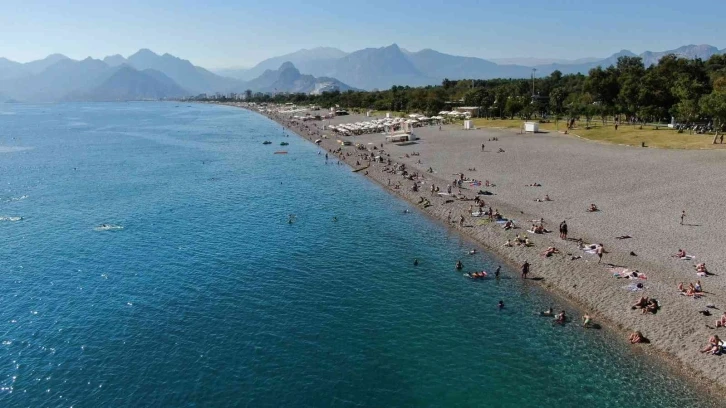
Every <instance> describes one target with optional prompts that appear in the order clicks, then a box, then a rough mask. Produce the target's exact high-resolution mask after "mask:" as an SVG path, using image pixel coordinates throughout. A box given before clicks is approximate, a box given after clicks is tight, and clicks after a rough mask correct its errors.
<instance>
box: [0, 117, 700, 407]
mask: <svg viewBox="0 0 726 408" xmlns="http://www.w3.org/2000/svg"><path fill="white" fill-rule="evenodd" d="M266 139H269V140H271V141H273V142H274V143H273V144H272V145H269V146H263V145H262V141H263V140H266ZM281 141H288V142H290V146H287V147H286V149H287V150H288V151H289V152H290V153H289V154H288V155H274V154H272V152H273V151H274V150H279V149H280V147H279V146H278V144H279V143H280V142H281ZM8 147H12V149H9V148H8ZM21 148H24V149H21ZM0 152H2V153H0V217H2V218H0V219H1V221H0V285H1V286H0V287H1V288H2V291H1V292H0V341H2V344H1V345H0V387H1V388H0V406H3V407H23V406H27V407H67V406H73V407H102V406H108V407H139V406H156V407H189V406H217V407H221V406H248V407H319V406H329V407H349V406H361V407H395V406H431V407H444V406H492V407H495V406H496V407H541V406H556V407H581V406H587V407H654V406H658V407H687V406H708V405H710V404H712V402H711V401H706V400H704V399H703V398H701V397H699V395H698V393H697V392H696V391H693V390H692V389H691V387H690V386H689V385H688V384H686V383H685V382H683V381H680V380H678V379H676V378H674V377H673V376H672V375H671V374H669V373H667V372H666V371H665V370H662V369H660V368H658V367H656V366H655V365H654V364H653V363H652V362H650V361H648V360H647V359H644V358H642V356H638V355H636V353H634V352H633V351H632V350H631V348H630V347H629V346H627V345H626V344H624V343H623V342H622V341H621V340H622V339H620V338H613V337H612V335H611V334H609V333H608V332H606V331H604V330H600V331H597V330H590V331H586V330H582V329H581V328H579V327H578V326H577V325H574V324H573V325H568V326H565V327H553V326H552V324H551V321H550V320H548V319H546V318H540V317H538V316H534V315H533V313H532V311H533V310H541V309H544V308H546V307H548V306H550V305H552V304H554V306H555V307H557V303H556V301H555V300H553V299H552V298H551V297H550V296H548V295H547V294H545V293H543V292H542V291H541V290H539V289H538V288H537V287H536V286H534V285H526V284H525V285H523V284H522V283H521V282H520V281H519V280H517V279H506V278H505V279H502V280H500V281H498V282H496V281H493V280H492V281H478V282H474V281H470V280H468V279H464V278H463V277H462V276H461V274H459V273H456V272H455V271H454V270H453V264H454V262H455V261H456V259H457V258H460V257H461V258H464V262H465V264H466V266H467V269H474V268H476V269H481V268H484V269H488V270H492V269H493V268H495V267H496V265H497V264H498V263H497V260H496V259H494V258H492V257H490V256H487V255H486V254H481V255H476V256H474V257H468V256H466V255H465V252H466V250H467V249H468V248H469V246H468V244H466V242H463V241H462V240H461V238H459V237H458V236H457V235H454V234H451V233H449V232H447V231H446V230H445V229H444V228H443V227H441V226H439V225H436V224H434V223H432V222H430V221H429V220H428V219H426V218H425V217H424V216H423V215H421V214H418V213H417V212H416V211H414V212H413V213H410V214H404V213H403V210H404V209H407V208H410V207H409V206H408V205H407V204H406V203H404V202H402V201H398V200H396V199H394V198H392V197H391V196H389V195H388V194H387V193H386V192H384V191H383V190H381V189H380V188H379V187H378V186H376V185H374V184H372V183H370V182H368V181H367V180H365V179H363V178H362V177H361V176H360V175H357V174H353V173H351V172H350V170H349V169H348V168H347V167H344V166H337V165H325V161H324V159H323V158H322V157H321V156H319V155H317V150H316V148H315V146H313V145H311V144H309V143H308V142H305V141H303V140H301V139H299V138H297V137H285V136H283V132H282V130H281V128H280V127H279V125H277V124H275V123H273V122H271V121H269V120H267V119H265V118H263V117H261V116H258V115H255V114H252V113H249V112H245V111H243V110H239V109H233V108H227V107H215V106H204V105H193V106H187V105H186V104H181V105H178V106H177V105H175V104H173V103H124V104H121V103H119V104H69V105H11V104H5V105H0ZM291 213H294V214H296V215H297V217H296V219H297V221H296V222H295V223H294V224H292V225H290V224H288V223H287V219H288V214H291ZM16 217H23V219H22V220H18V218H16ZM333 217H337V218H338V222H333V221H332V218H333ZM13 220H16V221H13ZM101 224H109V225H114V226H119V227H123V229H115V230H109V231H99V230H97V229H96V227H98V226H99V225H101ZM415 257H416V258H419V259H420V260H421V265H420V266H418V267H413V266H412V259H413V258H415ZM505 272H506V274H510V273H511V271H508V270H506V268H505ZM512 276H513V275H512ZM499 299H503V300H504V302H505V303H506V305H507V306H506V308H505V309H504V310H503V311H501V312H500V311H498V310H497V308H496V303H497V301H498V300H499Z"/></svg>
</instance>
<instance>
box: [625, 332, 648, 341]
mask: <svg viewBox="0 0 726 408" xmlns="http://www.w3.org/2000/svg"><path fill="white" fill-rule="evenodd" d="M628 340H629V341H630V344H638V343H650V340H648V339H647V338H646V337H645V336H643V333H641V332H639V331H636V332H632V333H630V336H629V337H628Z"/></svg>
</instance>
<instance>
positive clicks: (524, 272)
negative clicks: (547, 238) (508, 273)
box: [522, 261, 529, 279]
mask: <svg viewBox="0 0 726 408" xmlns="http://www.w3.org/2000/svg"><path fill="white" fill-rule="evenodd" d="M528 273H529V262H527V261H524V263H523V264H522V279H527V274H528Z"/></svg>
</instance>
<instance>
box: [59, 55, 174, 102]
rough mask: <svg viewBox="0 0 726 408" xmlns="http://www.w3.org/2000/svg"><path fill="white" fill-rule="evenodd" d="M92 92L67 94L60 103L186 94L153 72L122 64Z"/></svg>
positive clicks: (153, 97)
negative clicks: (65, 101) (63, 101)
mask: <svg viewBox="0 0 726 408" xmlns="http://www.w3.org/2000/svg"><path fill="white" fill-rule="evenodd" d="M112 69H114V72H113V74H111V76H109V77H108V78H106V79H105V80H103V81H102V82H101V83H100V84H99V85H97V86H95V87H93V88H92V89H89V90H86V91H83V92H77V93H71V94H68V95H66V96H65V97H64V100H81V101H128V100H139V99H152V100H157V99H164V98H179V97H183V96H186V95H188V91H186V90H184V89H182V88H181V87H180V86H179V85H177V84H176V83H175V82H174V81H173V80H171V79H170V78H169V77H167V76H166V75H164V74H163V73H161V72H159V71H155V70H150V69H148V70H144V71H139V70H136V69H135V68H133V67H131V66H129V65H126V64H123V65H120V66H119V67H117V68H112Z"/></svg>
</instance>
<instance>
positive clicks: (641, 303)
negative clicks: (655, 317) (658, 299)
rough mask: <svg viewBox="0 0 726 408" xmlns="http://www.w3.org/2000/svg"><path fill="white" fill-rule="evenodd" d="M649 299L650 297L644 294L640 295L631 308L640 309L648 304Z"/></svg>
mask: <svg viewBox="0 0 726 408" xmlns="http://www.w3.org/2000/svg"><path fill="white" fill-rule="evenodd" d="M649 300H650V299H649V298H648V297H646V296H643V297H641V298H640V300H638V301H637V302H635V304H634V305H633V309H640V308H644V307H646V306H647V305H648V301H649Z"/></svg>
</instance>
